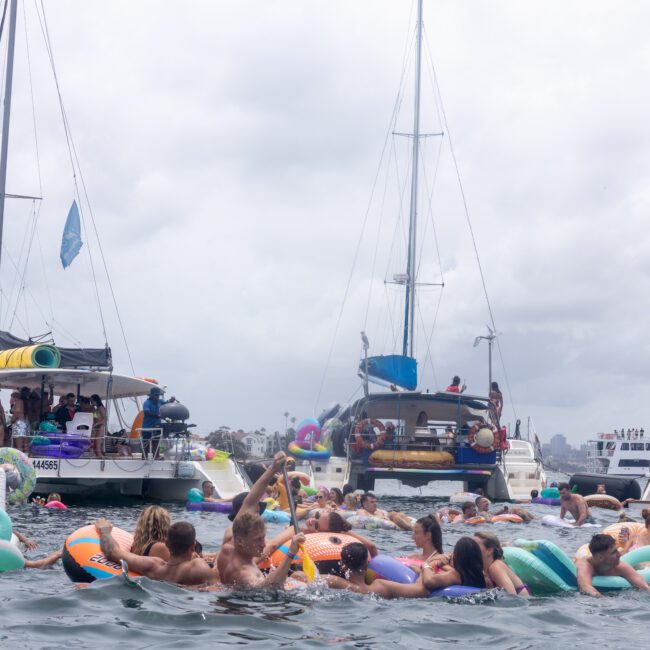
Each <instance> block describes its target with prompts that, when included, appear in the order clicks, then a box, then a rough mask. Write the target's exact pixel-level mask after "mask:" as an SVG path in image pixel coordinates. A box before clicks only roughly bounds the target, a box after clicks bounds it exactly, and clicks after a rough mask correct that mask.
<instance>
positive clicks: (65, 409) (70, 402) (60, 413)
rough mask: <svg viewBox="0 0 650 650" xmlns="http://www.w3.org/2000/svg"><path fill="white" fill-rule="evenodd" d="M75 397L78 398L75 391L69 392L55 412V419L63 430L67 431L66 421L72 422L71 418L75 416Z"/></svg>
mask: <svg viewBox="0 0 650 650" xmlns="http://www.w3.org/2000/svg"><path fill="white" fill-rule="evenodd" d="M75 399H76V398H75V394H74V393H68V394H67V395H66V396H65V401H64V402H63V404H61V405H60V406H59V408H57V409H56V411H55V413H54V419H55V420H56V423H57V424H58V425H59V426H60V427H61V429H62V430H63V431H65V423H66V422H70V420H72V418H74V414H75V412H76V409H75V406H74V403H75Z"/></svg>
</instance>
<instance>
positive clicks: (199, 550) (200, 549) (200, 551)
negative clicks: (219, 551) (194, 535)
mask: <svg viewBox="0 0 650 650" xmlns="http://www.w3.org/2000/svg"><path fill="white" fill-rule="evenodd" d="M194 552H195V553H196V554H197V555H203V544H201V542H199V540H198V539H197V540H195V541H194Z"/></svg>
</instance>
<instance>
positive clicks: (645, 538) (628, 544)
mask: <svg viewBox="0 0 650 650" xmlns="http://www.w3.org/2000/svg"><path fill="white" fill-rule="evenodd" d="M621 514H623V513H621ZM641 516H642V517H643V521H644V523H645V530H644V531H642V532H641V533H639V534H638V535H637V536H636V537H633V538H632V537H631V536H630V529H629V528H628V527H627V526H623V527H622V528H621V537H622V538H623V542H624V543H623V549H622V551H621V553H627V552H628V551H634V550H635V549H637V548H641V547H642V546H650V509H649V508H644V509H643V510H642V511H641ZM644 564H646V565H647V563H644ZM643 568H645V567H643Z"/></svg>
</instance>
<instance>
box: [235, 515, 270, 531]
mask: <svg viewBox="0 0 650 650" xmlns="http://www.w3.org/2000/svg"><path fill="white" fill-rule="evenodd" d="M260 529H264V519H262V517H260V516H259V515H256V514H255V513H254V512H243V513H242V514H241V515H238V516H237V518H236V519H235V521H234V522H233V524H232V536H233V537H246V535H249V534H250V533H251V532H252V531H254V530H260Z"/></svg>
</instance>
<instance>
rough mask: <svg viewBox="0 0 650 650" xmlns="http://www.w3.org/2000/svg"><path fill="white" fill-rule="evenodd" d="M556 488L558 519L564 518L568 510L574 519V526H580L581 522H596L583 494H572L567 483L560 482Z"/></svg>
mask: <svg viewBox="0 0 650 650" xmlns="http://www.w3.org/2000/svg"><path fill="white" fill-rule="evenodd" d="M558 489H559V491H560V506H561V508H560V519H564V517H565V516H566V513H567V512H570V513H571V515H572V516H573V518H574V519H575V520H576V521H575V524H573V525H574V526H576V527H578V526H582V524H595V523H596V521H595V520H594V518H593V517H592V516H591V512H589V506H587V502H586V501H585V498H584V497H583V496H581V495H580V494H573V493H572V492H571V486H570V485H569V484H568V483H560V484H559V486H558Z"/></svg>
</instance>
